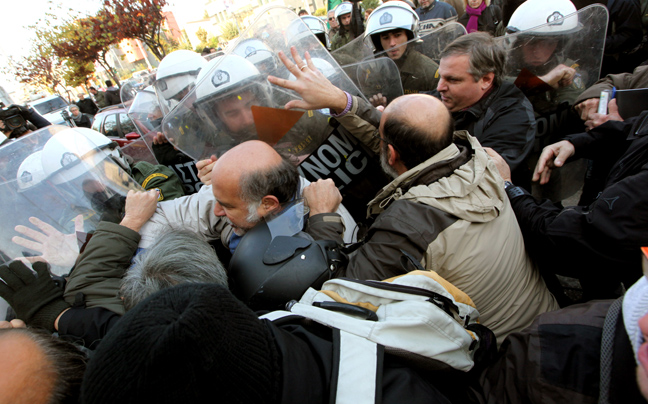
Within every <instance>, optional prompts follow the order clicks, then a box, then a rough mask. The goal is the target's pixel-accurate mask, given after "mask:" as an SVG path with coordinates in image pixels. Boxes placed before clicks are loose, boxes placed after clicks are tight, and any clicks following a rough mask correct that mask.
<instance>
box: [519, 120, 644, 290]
mask: <svg viewBox="0 0 648 404" xmlns="http://www.w3.org/2000/svg"><path fill="white" fill-rule="evenodd" d="M647 118H648V111H644V112H643V113H642V114H641V115H640V116H639V117H636V118H632V119H629V120H627V121H625V122H616V121H610V122H606V123H605V124H603V125H601V126H599V127H597V128H594V129H592V130H591V131H590V132H588V133H578V134H574V135H569V136H567V137H566V140H568V141H570V142H571V143H572V144H573V145H574V146H575V148H576V155H575V156H574V158H579V157H585V158H589V159H593V160H596V159H597V158H601V157H605V158H610V157H611V158H615V160H616V163H615V164H614V165H613V166H612V169H611V171H610V173H609V175H608V177H607V180H606V182H605V185H604V188H603V189H602V191H601V193H600V194H599V196H598V197H597V199H595V200H594V202H593V203H592V204H591V205H589V206H573V207H567V208H563V207H562V206H561V205H559V204H556V205H554V204H553V203H551V201H549V200H543V201H538V200H536V199H534V198H533V197H532V196H531V195H528V194H518V195H514V196H513V198H512V199H511V205H512V206H513V209H514V210H515V215H516V217H517V219H518V222H519V224H520V228H521V229H522V234H523V236H524V241H525V244H526V246H527V251H529V254H531V256H532V257H533V258H535V259H537V260H538V262H539V263H540V268H541V270H544V271H549V272H551V273H557V274H563V275H566V276H572V277H576V278H579V279H580V280H581V284H582V286H583V288H584V290H585V291H586V292H587V291H588V290H589V292H587V293H588V294H589V296H587V297H588V298H590V299H591V298H608V297H614V296H615V295H614V294H613V293H612V291H613V289H614V288H615V287H616V286H617V285H618V282H619V281H623V282H624V283H625V285H626V286H629V285H631V284H632V283H634V282H635V281H636V280H637V279H638V278H639V277H640V276H641V273H642V270H641V255H640V251H639V247H641V246H645V245H648V203H646V200H648V136H647V135H648V119H647ZM644 121H645V122H644Z"/></svg>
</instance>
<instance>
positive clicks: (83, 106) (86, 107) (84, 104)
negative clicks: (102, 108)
mask: <svg viewBox="0 0 648 404" xmlns="http://www.w3.org/2000/svg"><path fill="white" fill-rule="evenodd" d="M76 105H78V106H79V111H81V112H83V113H84V114H90V115H95V114H96V113H97V111H99V108H98V107H97V105H96V104H95V103H94V101H92V100H91V99H90V98H84V99H82V100H79V101H77V102H76Z"/></svg>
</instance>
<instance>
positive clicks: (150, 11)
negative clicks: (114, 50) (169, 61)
mask: <svg viewBox="0 0 648 404" xmlns="http://www.w3.org/2000/svg"><path fill="white" fill-rule="evenodd" d="M167 4H168V3H167V1H166V0H104V2H103V5H104V8H103V9H102V10H101V11H100V12H99V14H101V15H102V17H101V18H108V15H110V16H112V18H113V19H114V20H113V21H114V22H115V23H117V25H118V31H116V33H117V36H118V37H119V38H120V39H126V38H133V39H139V40H140V41H142V42H143V43H145V44H146V45H147V46H148V48H149V49H150V50H151V53H152V54H153V55H155V57H156V58H158V60H162V58H164V56H166V49H165V46H164V45H165V42H167V41H166V38H165V34H164V32H163V31H164V29H163V26H162V25H163V23H164V13H163V12H162V8H163V7H164V6H166V5H167ZM99 14H98V15H97V16H98V17H99ZM106 14H108V15H106Z"/></svg>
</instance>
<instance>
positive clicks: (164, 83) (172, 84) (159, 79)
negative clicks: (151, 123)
mask: <svg viewBox="0 0 648 404" xmlns="http://www.w3.org/2000/svg"><path fill="white" fill-rule="evenodd" d="M206 65H207V60H205V59H204V58H203V57H202V56H200V55H199V54H198V53H196V52H192V51H188V50H183V49H181V50H177V51H174V52H171V53H169V54H168V55H167V56H165V57H164V59H162V61H161V62H160V65H159V66H158V69H157V73H156V76H155V78H156V80H155V81H154V83H153V87H154V88H155V94H156V95H157V97H158V103H159V105H160V109H161V110H162V114H163V115H167V114H168V113H169V111H171V110H172V109H173V108H175V107H176V106H177V105H178V104H179V103H180V101H181V100H182V99H183V98H184V97H185V96H186V95H187V94H188V93H189V92H190V91H191V90H192V89H193V87H194V84H195V82H196V78H197V77H198V74H199V73H200V71H201V70H202V69H203V68H204V67H205V66H206Z"/></svg>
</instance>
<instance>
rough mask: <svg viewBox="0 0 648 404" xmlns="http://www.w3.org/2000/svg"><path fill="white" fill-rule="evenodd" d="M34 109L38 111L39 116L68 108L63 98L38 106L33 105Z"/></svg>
mask: <svg viewBox="0 0 648 404" xmlns="http://www.w3.org/2000/svg"><path fill="white" fill-rule="evenodd" d="M32 106H33V107H34V108H36V111H38V113H39V114H41V115H43V114H49V113H50V112H52V111H58V110H59V109H63V108H65V107H67V104H66V103H65V101H63V99H62V98H54V99H52V100H49V101H45V102H41V103H38V104H32Z"/></svg>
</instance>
